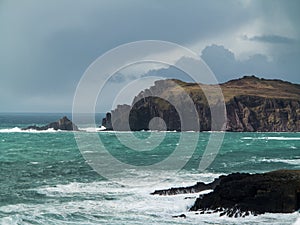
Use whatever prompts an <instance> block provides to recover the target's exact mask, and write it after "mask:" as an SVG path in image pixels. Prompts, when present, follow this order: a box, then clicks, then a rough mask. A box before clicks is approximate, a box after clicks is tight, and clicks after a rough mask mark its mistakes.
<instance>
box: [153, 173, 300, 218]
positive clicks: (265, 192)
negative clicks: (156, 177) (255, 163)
mask: <svg viewBox="0 0 300 225" xmlns="http://www.w3.org/2000/svg"><path fill="white" fill-rule="evenodd" d="M198 184H199V183H197V184H196V185H195V186H196V187H197V185H198ZM195 186H192V187H185V188H175V189H172V188H171V189H167V190H161V191H155V192H154V193H153V194H177V193H191V190H196V188H195ZM199 187H200V188H199V189H198V191H203V190H206V189H213V192H210V193H208V194H205V195H201V196H200V197H199V198H197V200H196V202H195V203H194V205H193V206H192V207H191V208H190V211H201V213H206V212H212V211H213V212H219V213H220V216H223V215H227V216H229V217H232V216H234V217H239V216H246V215H249V214H254V215H258V214H263V213H266V212H269V213H292V212H295V211H297V210H299V209H300V170H278V171H272V172H268V173H262V174H248V173H233V174H230V175H227V176H220V177H219V178H218V179H216V180H214V181H213V182H212V183H209V184H203V183H200V186H199Z"/></svg>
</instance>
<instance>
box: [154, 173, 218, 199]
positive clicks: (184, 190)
mask: <svg viewBox="0 0 300 225" xmlns="http://www.w3.org/2000/svg"><path fill="white" fill-rule="evenodd" d="M221 178H223V176H221V177H220V178H217V179H215V180H214V181H213V182H211V183H208V184H205V183H203V182H197V183H196V184H195V185H193V186H189V187H175V188H169V189H164V190H155V191H154V192H153V193H151V195H178V194H190V193H198V192H201V191H205V190H209V189H215V187H216V186H217V185H219V184H220V180H221Z"/></svg>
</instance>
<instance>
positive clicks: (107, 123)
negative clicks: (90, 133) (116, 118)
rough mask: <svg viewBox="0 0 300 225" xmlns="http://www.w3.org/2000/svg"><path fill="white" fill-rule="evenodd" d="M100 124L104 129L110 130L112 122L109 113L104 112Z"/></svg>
mask: <svg viewBox="0 0 300 225" xmlns="http://www.w3.org/2000/svg"><path fill="white" fill-rule="evenodd" d="M102 126H104V127H105V128H106V130H112V129H113V127H112V122H111V113H106V117H105V118H103V119H102Z"/></svg>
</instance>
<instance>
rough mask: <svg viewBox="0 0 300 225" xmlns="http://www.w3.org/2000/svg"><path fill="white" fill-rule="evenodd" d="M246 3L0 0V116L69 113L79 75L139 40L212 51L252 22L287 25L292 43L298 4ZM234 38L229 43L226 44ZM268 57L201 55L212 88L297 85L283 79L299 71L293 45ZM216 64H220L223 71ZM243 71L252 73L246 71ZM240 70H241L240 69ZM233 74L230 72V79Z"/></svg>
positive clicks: (272, 39) (237, 0) (275, 38)
mask: <svg viewBox="0 0 300 225" xmlns="http://www.w3.org/2000/svg"><path fill="white" fill-rule="evenodd" d="M247 2H248V1H247ZM247 2H246V1H244V0H228V1H221V0H207V1H204V0H203V1H198V0H190V1H188V2H185V1H181V0H166V1H160V0H152V1H140V0H127V1H108V0H107V1H104V0H78V1H76V2H74V1H72V0H51V1H50V0H49V1H38V0H28V1H12V0H2V1H0V32H1V35H0V49H1V51H0V75H1V82H0V104H1V106H2V108H1V111H71V106H72V100H73V95H74V92H75V90H76V85H77V83H78V81H79V80H80V78H81V76H82V74H83V73H84V71H85V69H86V68H87V67H88V65H89V64H90V63H92V62H93V61H94V60H95V59H96V58H97V57H98V56H100V55H102V54H103V53H105V52H106V51H108V50H110V49H112V48H114V47H117V46H118V45H120V44H125V43H128V42H132V41H138V40H144V39H147V40H149V39H158V40H164V41H171V42H175V43H178V44H182V45H184V46H191V45H192V44H193V43H194V42H201V41H205V42H207V40H212V39H213V40H214V42H215V43H222V39H223V38H224V37H228V36H229V37H230V36H231V35H232V34H234V33H235V32H236V31H237V30H239V29H241V28H243V27H246V26H247V25H249V24H252V23H253V21H258V22H263V23H264V24H266V25H268V27H272V26H273V24H276V28H277V29H278V30H279V31H280V30H281V29H285V28H286V27H288V25H289V26H291V27H292V28H294V33H295V37H297V35H298V36H300V32H299V27H300V26H298V23H299V21H300V18H299V13H298V9H299V1H297V0H296V1H294V0H290V1H280V0H272V1H269V0H266V1H257V0H253V1H250V2H248V3H247ZM280 21H286V23H279V22H280ZM258 24H259V23H258ZM266 33H271V34H272V32H266ZM279 33H280V32H279ZM282 33H284V32H281V33H280V34H282ZM245 34H248V33H247V32H246V33H245ZM239 35H241V34H239ZM288 37H290V35H289V34H286V37H281V36H274V35H273V36H263V35H262V36H258V35H257V34H255V33H254V36H253V37H252V36H251V38H254V39H253V40H252V41H253V42H254V41H258V42H261V43H266V42H268V43H269V44H276V43H279V42H280V43H283V42H284V41H285V42H288V41H292V40H288ZM292 37H294V36H292ZM236 38H237V37H235V36H232V40H231V41H232V43H234V41H235V40H236ZM216 39H218V40H220V42H218V41H215V40H216ZM283 46H284V48H285V46H286V45H283ZM275 50H276V54H277V55H279V57H277V58H278V65H274V63H273V64H272V63H270V62H268V61H267V60H266V59H264V58H259V57H264V56H260V55H256V56H253V58H252V59H249V62H248V63H245V64H244V65H242V62H239V61H237V60H236V59H235V56H234V54H233V53H232V52H229V51H226V49H223V50H222V49H210V52H207V53H205V51H204V54H203V55H204V57H206V58H207V60H208V62H209V64H211V65H210V66H211V67H212V68H214V70H216V71H217V72H215V73H216V74H218V76H220V77H219V79H220V80H227V79H229V78H232V76H233V75H232V74H235V75H234V76H239V75H240V74H239V73H244V72H247V71H254V72H257V73H260V74H263V73H266V74H275V75H276V74H277V73H282V74H284V75H286V76H287V77H286V79H291V81H294V82H295V81H297V80H298V78H297V77H296V78H295V77H291V75H290V74H295V73H296V72H297V71H299V68H298V63H297V62H298V61H299V56H300V54H299V51H298V50H299V46H298V42H297V43H296V44H294V45H293V48H291V49H279V50H278V49H275ZM198 51H199V49H198ZM281 51H283V52H284V54H282V53H281ZM274 52H275V51H274ZM213 53H214V54H213ZM222 54H224V55H222ZM218 57H219V58H218ZM221 60H225V61H224V62H223V65H224V66H223V67H222V65H221V64H222V63H221ZM251 63H252V64H255V65H256V66H255V67H254V66H253V67H254V68H256V69H253V68H251V67H250V66H249V65H251ZM237 64H238V65H239V66H237ZM258 65H259V66H258ZM242 66H243V68H247V69H241V68H242ZM277 67H280V70H278V71H279V72H278V71H276V69H274V68H277ZM233 68H235V69H237V70H236V71H233ZM218 70H219V71H218ZM287 71H288V72H287ZM283 72H284V73H283ZM153 73H156V71H154V72H153ZM165 73H167V71H165ZM172 74H173V75H175V77H178V78H183V77H182V76H183V75H182V74H180V72H178V71H176V70H173V71H171V73H170V74H167V76H169V77H171V76H172ZM230 74H231V76H230ZM221 76H224V77H221ZM122 81H123V80H122V78H121V77H118V76H116V77H115V80H114V82H115V83H122Z"/></svg>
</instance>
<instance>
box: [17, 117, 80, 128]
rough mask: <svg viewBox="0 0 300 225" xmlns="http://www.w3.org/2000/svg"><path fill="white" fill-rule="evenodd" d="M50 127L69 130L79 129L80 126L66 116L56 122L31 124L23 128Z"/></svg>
mask: <svg viewBox="0 0 300 225" xmlns="http://www.w3.org/2000/svg"><path fill="white" fill-rule="evenodd" d="M48 129H54V130H68V131H78V130H79V129H78V127H77V126H76V125H75V124H74V123H73V122H72V121H71V120H69V119H68V118H67V117H66V116H64V117H63V118H61V119H59V120H58V121H56V122H52V123H49V124H48V125H46V126H41V127H39V126H36V125H33V126H29V127H26V128H23V129H22V130H48Z"/></svg>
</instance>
